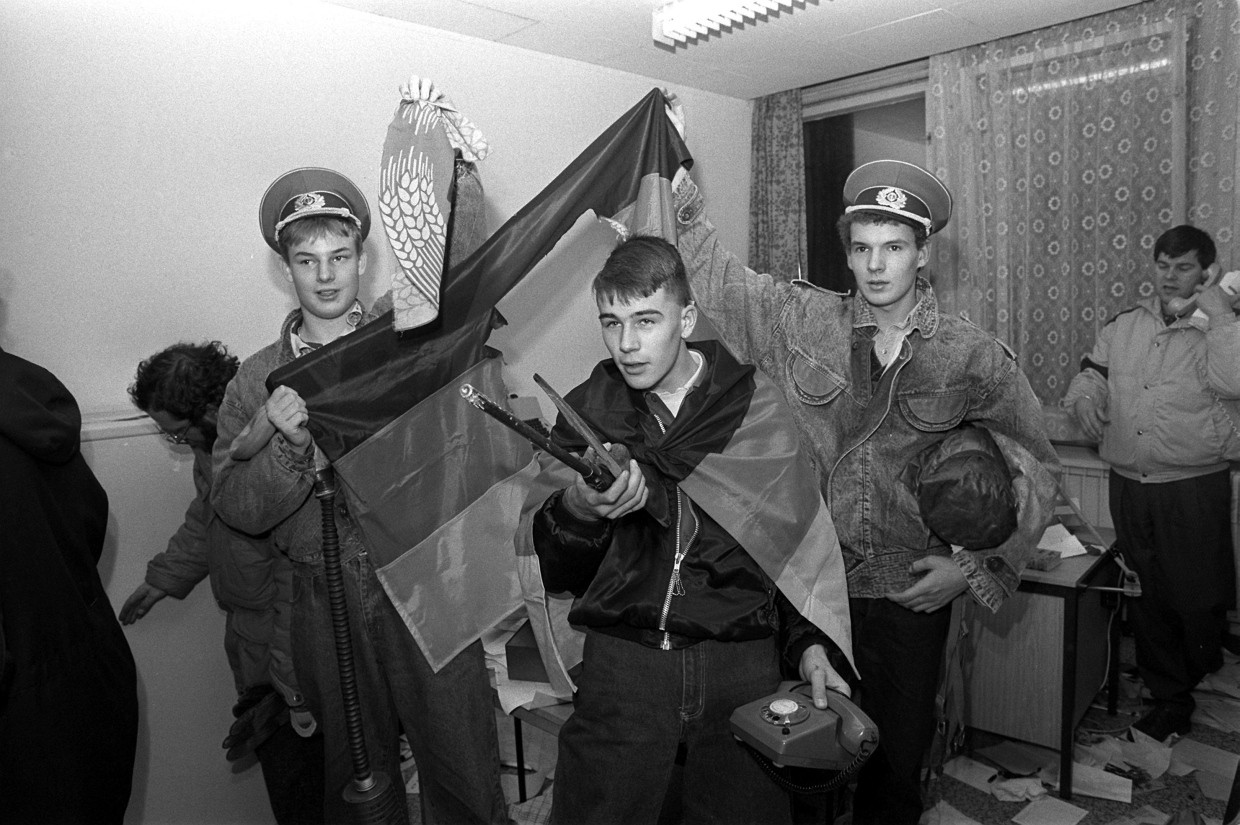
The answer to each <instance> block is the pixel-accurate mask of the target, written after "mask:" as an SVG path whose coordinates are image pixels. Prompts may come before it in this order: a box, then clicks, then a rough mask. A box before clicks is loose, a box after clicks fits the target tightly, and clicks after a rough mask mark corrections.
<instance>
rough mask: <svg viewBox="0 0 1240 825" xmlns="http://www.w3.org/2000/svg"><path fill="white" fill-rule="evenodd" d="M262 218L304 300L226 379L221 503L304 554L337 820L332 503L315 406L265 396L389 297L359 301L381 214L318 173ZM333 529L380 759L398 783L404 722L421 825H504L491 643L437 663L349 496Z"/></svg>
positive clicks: (329, 174) (371, 744)
mask: <svg viewBox="0 0 1240 825" xmlns="http://www.w3.org/2000/svg"><path fill="white" fill-rule="evenodd" d="M259 220H260V227H261V229H262V233H263V238H264V240H266V242H267V244H268V245H269V246H270V247H271V248H272V249H273V250H275V251H276V252H277V253H278V254H279V255H280V263H281V266H282V268H283V270H284V274H285V277H286V278H287V279H288V280H289V281H290V282H291V283H292V285H293V290H294V292H295V293H296V295H297V300H298V303H299V306H298V308H297V309H294V310H293V311H292V312H290V313H289V315H288V317H287V318H285V320H284V323H283V325H282V326H281V329H280V335H279V337H278V338H277V339H276V341H275V342H274V343H273V344H271V345H269V346H268V347H266V348H264V349H262V350H260V351H259V352H257V353H255V354H254V355H252V356H251V357H250V358H248V359H246V360H245V361H244V362H243V363H242V364H241V367H240V369H239V370H238V372H237V376H236V377H235V378H234V379H233V380H232V382H231V383H230V384H229V385H228V389H227V391H226V393H225V395H224V401H223V403H222V404H221V405H220V410H219V421H218V425H217V426H218V437H217V441H216V446H215V451H214V465H215V485H214V487H213V490H212V495H211V500H212V504H213V505H214V506H215V509H216V512H217V513H219V514H220V516H221V517H222V518H223V519H224V520H225V521H228V522H229V523H230V524H232V525H233V526H234V527H236V528H237V529H239V530H243V531H245V532H247V533H255V534H257V533H264V532H267V531H271V536H272V540H273V541H274V542H275V544H276V547H277V548H278V549H280V550H281V551H282V552H284V553H286V554H287V555H288V556H289V558H291V559H292V560H293V562H294V568H295V575H296V576H297V578H298V579H299V584H297V585H296V586H295V587H294V602H293V634H292V635H293V655H294V662H295V665H296V667H297V672H298V678H299V679H300V680H301V685H302V688H303V690H304V691H305V692H306V695H307V698H308V700H309V703H310V705H311V707H312V708H313V710H314V713H315V716H316V717H317V718H319V719H320V720H321V722H322V725H323V731H324V735H325V737H326V739H325V745H326V749H327V757H326V759H327V764H326V778H327V789H326V795H327V799H326V809H325V813H326V818H327V821H328V822H343V821H346V820H348V819H349V818H350V813H349V811H348V807H347V805H346V803H345V802H344V801H343V799H342V797H341V792H342V790H343V789H344V788H345V786H346V785H347V784H348V783H349V781H350V779H351V776H352V761H351V759H350V756H349V749H348V742H347V737H346V728H345V725H346V720H345V718H344V715H343V707H342V700H341V693H340V680H339V675H338V672H337V667H336V653H335V646H334V636H333V631H332V625H331V614H330V608H329V602H328V595H327V586H326V582H325V577H324V574H323V560H322V525H321V515H320V513H321V511H320V505H319V502H318V501H317V500H316V499H315V497H314V495H313V486H314V468H315V453H316V449H315V445H314V442H313V439H312V438H311V436H310V433H309V431H308V430H307V429H306V422H307V420H308V418H309V414H308V412H307V409H306V404H305V401H304V400H303V399H302V398H301V397H300V396H299V395H298V394H297V392H296V391H294V390H292V389H291V388H289V387H284V386H281V387H277V388H276V389H275V391H274V392H272V393H270V394H268V392H267V388H266V379H267V376H268V374H269V373H271V371H272V370H274V369H275V368H276V367H278V366H281V365H283V364H287V363H288V362H290V361H292V360H293V359H295V358H298V357H300V356H301V355H304V354H305V353H307V352H310V351H311V350H314V349H316V348H318V347H320V346H322V345H324V344H327V343H330V342H331V341H333V340H335V339H336V338H339V337H340V336H342V335H347V334H349V333H350V332H352V331H353V330H354V329H356V328H357V327H358V326H359V325H360V324H362V323H364V322H366V321H369V320H371V319H373V318H374V317H376V316H377V315H379V314H381V313H382V312H383V311H384V310H385V308H386V307H385V306H376V307H375V308H374V309H373V310H371V311H370V312H367V311H366V309H365V308H364V307H363V306H362V304H361V302H360V301H359V300H358V299H357V293H358V286H359V279H360V277H361V276H362V275H363V274H364V273H365V271H366V264H367V256H366V253H365V252H364V251H363V249H362V242H363V240H364V239H365V237H366V234H367V232H368V230H369V228H370V210H369V208H368V207H367V205H366V199H365V197H363V195H362V193H361V192H360V191H359V190H358V189H357V187H356V186H354V185H353V183H352V182H351V181H350V180H348V179H347V178H345V177H344V176H343V175H340V174H339V173H337V172H333V171H331V170H328V169H318V168H305V169H294V170H293V171H291V172H288V173H286V174H284V175H282V176H281V177H280V178H278V179H277V180H276V181H275V182H274V183H273V184H272V185H271V187H270V188H269V189H268V190H267V192H266V194H265V195H264V196H263V200H262V204H261V207H260V209H259ZM379 303H380V304H386V303H387V298H386V297H385V298H383V299H380V302H379ZM251 424H253V425H254V426H253V427H250V425H251ZM268 425H270V426H271V427H274V429H275V434H274V436H272V437H271V438H270V440H269V441H267V442H266V443H265V444H263V445H262V447H261V449H258V451H257V452H254V453H253V454H252V455H244V453H249V452H250V451H251V449H252V448H251V447H248V446H247V448H246V449H245V450H237V451H234V449H233V442H234V441H236V440H239V438H240V441H241V443H242V444H247V445H248V443H249V442H248V439H247V436H249V435H252V434H253V433H254V432H256V431H259V430H261V429H262V428H264V427H267V426H268ZM247 427H249V428H250V429H249V430H247ZM234 453H236V454H234ZM336 525H337V529H338V531H339V541H340V555H341V562H342V566H343V568H344V569H343V572H344V581H345V593H346V597H347V601H348V609H349V621H350V626H351V628H352V631H353V646H354V655H355V666H356V676H357V682H358V692H359V695H360V697H361V705H362V722H363V729H364V732H365V736H366V744H367V747H368V750H369V752H370V758H371V766H372V768H374V769H375V770H377V771H382V772H383V773H385V774H386V775H387V776H388V778H389V779H390V780H392V781H393V782H395V783H397V784H398V785H399V784H401V773H400V757H399V750H398V737H399V734H400V728H401V726H402V725H403V727H404V730H405V732H406V733H407V735H408V738H409V741H410V745H411V747H412V749H413V754H414V757H415V760H416V762H417V765H418V773H419V778H420V787H421V795H422V804H423V819H424V821H425V822H427V823H439V822H475V823H482V822H488V823H497V822H507V821H508V817H507V813H506V808H505V803H504V797H503V791H502V789H501V787H500V783H499V757H498V754H497V751H496V727H495V717H494V711H493V709H492V699H491V688H490V683H489V680H488V676H487V671H486V666H485V664H484V661H483V655H482V647H481V644H480V643H479V642H474V643H473V644H472V645H470V646H469V647H467V648H465V649H464V650H463V651H462V652H461V653H460V654H458V655H457V656H456V657H455V658H454V659H453V660H452V661H450V662H449V663H448V664H447V665H445V666H444V667H443V668H442V669H440V670H439V671H438V672H434V671H433V670H432V669H431V667H430V665H429V664H428V663H427V661H426V659H425V657H424V656H423V654H422V651H421V649H420V648H419V647H418V645H417V644H416V643H415V641H414V639H413V637H412V636H411V635H410V633H409V631H408V629H407V628H406V626H405V624H404V622H403V620H402V619H401V618H400V615H399V614H398V613H397V611H396V609H395V607H394V606H393V605H392V603H391V601H390V600H389V598H388V597H387V595H386V593H385V592H384V590H383V587H382V586H381V584H380V582H379V580H378V578H377V577H376V575H375V571H374V569H373V567H372V566H371V563H370V559H369V557H368V554H367V550H366V544H365V541H364V538H363V536H362V534H361V532H360V530H359V529H358V526H357V524H356V522H355V521H354V519H353V518H352V516H351V515H350V514H349V511H348V508H347V506H346V504H345V502H344V500H343V499H341V500H340V502H339V504H338V505H337V512H336Z"/></svg>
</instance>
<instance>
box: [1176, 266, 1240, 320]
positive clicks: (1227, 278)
mask: <svg viewBox="0 0 1240 825" xmlns="http://www.w3.org/2000/svg"><path fill="white" fill-rule="evenodd" d="M1221 272H1222V270H1221V269H1220V268H1219V265H1218V264H1217V263H1213V264H1210V265H1209V266H1208V267H1206V279H1205V281H1204V282H1203V283H1202V285H1201V289H1200V290H1198V291H1197V293H1196V294H1194V295H1190V296H1189V297H1187V298H1172V299H1170V300H1169V301H1167V311H1168V312H1170V313H1171V314H1172V315H1185V314H1187V313H1188V312H1189V311H1191V310H1194V309H1196V307H1197V295H1200V294H1201V292H1202V291H1204V290H1206V289H1209V288H1210V287H1212V286H1214V285H1215V284H1216V283H1217V284H1219V285H1220V286H1222V287H1223V291H1224V292H1226V293H1227V294H1229V295H1235V294H1236V293H1238V292H1240V270H1233V271H1231V272H1228V273H1227V274H1226V275H1221V274H1220V273H1221Z"/></svg>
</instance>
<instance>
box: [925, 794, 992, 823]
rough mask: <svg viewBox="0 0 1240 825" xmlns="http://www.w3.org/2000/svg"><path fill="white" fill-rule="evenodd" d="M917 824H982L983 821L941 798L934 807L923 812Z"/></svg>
mask: <svg viewBox="0 0 1240 825" xmlns="http://www.w3.org/2000/svg"><path fill="white" fill-rule="evenodd" d="M917 825H981V823H980V822H978V821H977V820H976V819H971V818H970V817H967V816H965V815H964V814H962V813H961V812H960V811H958V810H956V809H955V808H953V807H952V806H951V805H948V804H947V803H946V802H944V801H943V800H942V799H940V800H939V802H938V804H937V805H935V806H934V807H933V808H931V809H930V810H928V811H923V812H922V814H921V819H919V820H918V821H917Z"/></svg>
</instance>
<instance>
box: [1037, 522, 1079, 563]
mask: <svg viewBox="0 0 1240 825" xmlns="http://www.w3.org/2000/svg"><path fill="white" fill-rule="evenodd" d="M1038 549H1039V550H1050V551H1051V552H1052V553H1058V554H1059V556H1060V557H1061V558H1065V559H1067V558H1071V557H1072V556H1083V555H1085V552H1086V551H1085V545H1083V544H1081V541H1080V539H1078V538H1077V537H1076V536H1074V535H1072V534H1071V533H1069V532H1068V528H1067V527H1064V526H1063V525H1062V524H1060V523H1059V522H1055V523H1054V524H1052V525H1051V526H1050V527H1047V528H1046V530H1045V532H1043V533H1042V539H1041V541H1039V542H1038Z"/></svg>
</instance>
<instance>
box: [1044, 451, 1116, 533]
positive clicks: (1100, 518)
mask: <svg viewBox="0 0 1240 825" xmlns="http://www.w3.org/2000/svg"><path fill="white" fill-rule="evenodd" d="M1055 451H1056V452H1057V453H1059V463H1060V464H1062V465H1063V475H1062V476H1060V479H1059V481H1060V484H1061V485H1062V486H1063V490H1064V493H1065V494H1067V496H1068V497H1069V498H1071V499H1072V501H1073V503H1075V504H1076V506H1077V507H1078V508H1079V509H1080V511H1081V515H1082V516H1084V517H1085V519H1086V520H1087V521H1088V522H1089V523H1090V524H1092V525H1094V526H1095V527H1106V528H1113V527H1114V526H1115V524H1114V522H1112V521H1111V508H1110V506H1109V505H1108V503H1107V502H1108V500H1109V497H1108V495H1107V465H1106V462H1104V461H1103V460H1102V459H1100V458H1098V454H1097V453H1095V452H1094V451H1093V450H1090V449H1088V448H1086V447H1056V448H1055Z"/></svg>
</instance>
